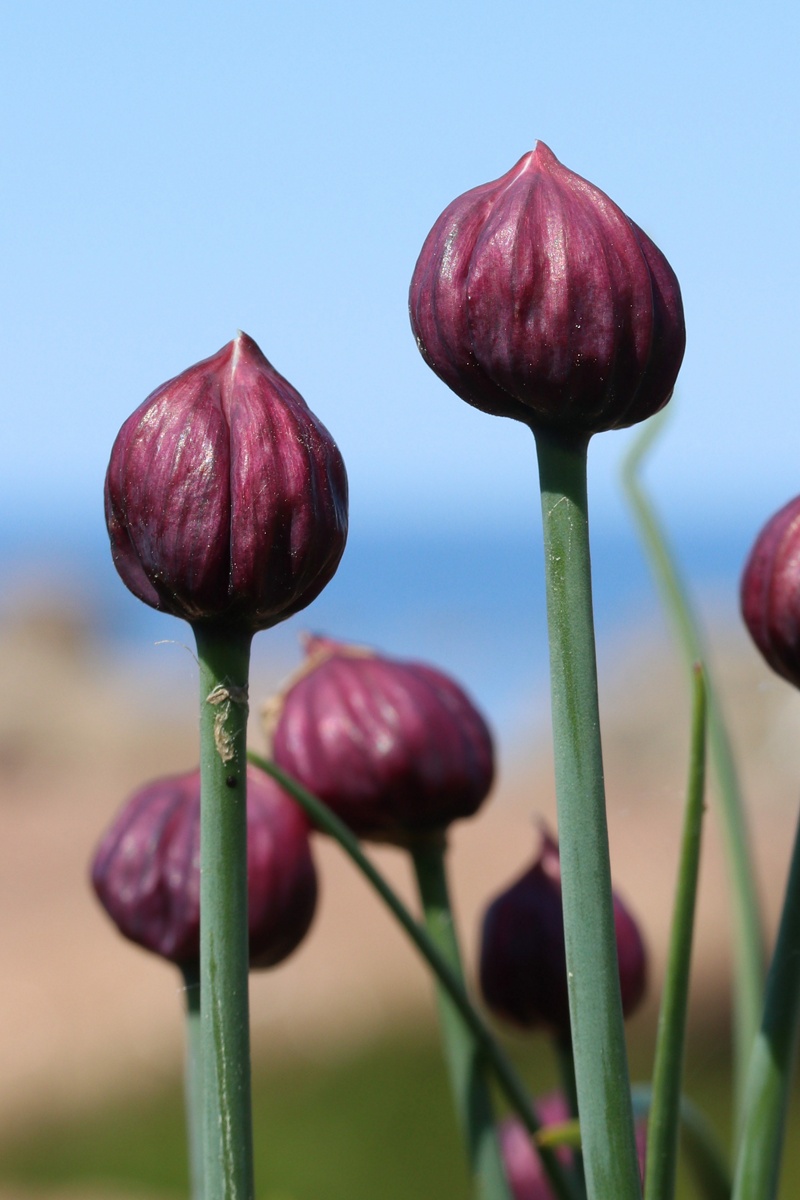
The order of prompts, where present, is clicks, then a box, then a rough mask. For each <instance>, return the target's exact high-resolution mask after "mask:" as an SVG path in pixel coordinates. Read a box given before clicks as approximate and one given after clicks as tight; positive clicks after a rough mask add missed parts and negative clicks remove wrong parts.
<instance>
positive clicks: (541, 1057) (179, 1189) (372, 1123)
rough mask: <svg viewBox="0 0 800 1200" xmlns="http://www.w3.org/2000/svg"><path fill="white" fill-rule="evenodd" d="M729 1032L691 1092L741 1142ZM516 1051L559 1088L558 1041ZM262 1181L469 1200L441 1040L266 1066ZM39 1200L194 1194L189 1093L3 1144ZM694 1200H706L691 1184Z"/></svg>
mask: <svg viewBox="0 0 800 1200" xmlns="http://www.w3.org/2000/svg"><path fill="white" fill-rule="evenodd" d="M725 1026H726V1022H725V1020H724V1019H721V1020H720V1021H719V1022H718V1023H717V1024H716V1026H715V1025H714V1024H713V1023H712V1024H711V1025H710V1026H709V1027H708V1028H706V1029H705V1030H703V1031H701V1032H696V1033H695V1035H694V1036H693V1038H692V1041H691V1044H690V1048H689V1064H690V1065H689V1071H688V1075H687V1091H688V1092H689V1094H690V1095H691V1096H692V1097H693V1099H694V1100H695V1101H697V1102H698V1103H699V1104H700V1105H701V1106H702V1107H703V1108H704V1110H705V1111H706V1112H707V1113H708V1115H709V1116H710V1117H711V1119H712V1120H713V1122H714V1124H715V1125H716V1127H717V1129H718V1130H719V1132H720V1133H721V1134H722V1135H723V1136H725V1135H726V1134H727V1129H728V1124H729V1120H730V1110H731V1094H730V1072H729V1066H728V1060H727V1050H726V1034H727V1029H726V1028H725ZM649 1043H650V1039H649V1037H642V1038H639V1039H637V1040H636V1042H635V1043H634V1044H633V1046H632V1050H631V1065H632V1071H633V1074H634V1076H635V1077H636V1078H638V1079H644V1078H646V1077H647V1075H648V1074H649V1057H650V1051H649ZM508 1048H509V1050H510V1051H511V1053H512V1054H513V1055H514V1057H515V1059H516V1060H517V1062H518V1063H519V1065H520V1068H521V1069H522V1070H523V1071H524V1073H525V1075H526V1078H527V1079H528V1081H529V1083H530V1086H531V1090H532V1091H535V1092H539V1091H544V1090H547V1089H548V1088H550V1087H552V1086H553V1084H554V1080H555V1076H554V1073H553V1069H554V1068H553V1061H552V1058H551V1055H550V1052H549V1048H548V1046H547V1044H546V1041H545V1040H543V1039H538V1038H537V1039H535V1040H533V1041H517V1042H513V1043H511V1044H510V1045H509V1047H508ZM253 1090H254V1128H255V1147H256V1178H257V1181H258V1195H259V1197H260V1200H377V1198H378V1197H380V1198H381V1200H401V1198H402V1200H408V1198H409V1197H410V1196H414V1197H415V1200H434V1197H435V1198H436V1200H468V1195H469V1189H468V1185H467V1180H466V1175H465V1171H464V1167H463V1161H462V1156H461V1150H460V1147H459V1144H458V1141H457V1137H456V1132H455V1127H454V1122H453V1119H452V1115H451V1110H450V1104H449V1096H448V1091H447V1083H446V1079H445V1074H444V1070H443V1066H442V1062H441V1058H440V1053H439V1048H438V1045H437V1042H436V1038H435V1035H434V1032H433V1030H432V1029H429V1028H423V1029H416V1030H414V1031H410V1030H398V1031H395V1032H392V1033H387V1034H385V1035H384V1036H383V1037H382V1038H380V1039H379V1040H377V1041H373V1042H371V1043H369V1044H366V1045H363V1046H361V1047H359V1048H358V1049H351V1050H349V1051H347V1052H344V1051H342V1052H341V1053H340V1054H339V1055H333V1054H331V1055H329V1056H326V1057H325V1058H322V1059H319V1060H312V1059H310V1058H309V1059H306V1060H303V1061H301V1062H292V1063H289V1062H286V1061H281V1062H279V1063H276V1064H274V1065H272V1066H270V1065H269V1064H268V1063H266V1062H260V1063H256V1065H255V1074H254V1087H253ZM799 1121H800V1103H798V1102H797V1100H796V1102H795V1105H794V1108H793V1111H792V1113H791V1114H790V1127H789V1128H790V1132H789V1136H788V1137H787V1162H786V1166H785V1169H784V1173H783V1181H782V1189H781V1197H782V1200H794V1198H795V1197H797V1196H798V1195H800V1139H799V1138H798V1137H797V1136H796V1134H795V1136H793V1135H792V1129H794V1130H795V1131H796V1130H797V1128H798V1122H799ZM14 1186H16V1187H22V1188H24V1189H25V1190H26V1194H27V1193H28V1192H29V1193H30V1194H31V1195H33V1196H37V1195H41V1196H42V1197H46V1196H47V1194H48V1192H51V1191H59V1192H63V1191H64V1190H66V1189H68V1190H69V1191H70V1192H74V1193H75V1195H76V1196H78V1194H79V1193H80V1194H81V1195H83V1196H96V1197H98V1200H99V1198H100V1197H103V1196H105V1195H107V1194H108V1193H110V1192H113V1193H114V1194H115V1195H124V1194H125V1193H126V1192H127V1193H130V1194H131V1195H135V1196H137V1197H141V1196H143V1195H145V1196H153V1197H161V1198H163V1200H167V1198H168V1197H174V1196H184V1197H185V1196H186V1195H187V1194H188V1184H187V1167H186V1156H185V1149H184V1125H183V1107H182V1098H181V1084H180V1080H179V1079H175V1081H174V1083H173V1084H171V1085H170V1086H169V1087H168V1088H167V1089H165V1090H162V1091H160V1092H158V1093H154V1094H151V1095H149V1096H141V1095H137V1096H134V1097H130V1098H122V1097H120V1099H118V1100H114V1101H106V1103H104V1104H103V1105H102V1106H101V1107H99V1108H98V1109H97V1110H96V1111H94V1112H89V1113H86V1112H84V1113H81V1114H80V1115H79V1116H75V1117H74V1118H71V1119H67V1118H62V1119H59V1120H58V1121H55V1120H53V1121H50V1122H49V1123H47V1124H42V1125H39V1126H38V1127H37V1128H36V1129H35V1130H30V1131H29V1132H28V1133H26V1134H25V1135H24V1136H18V1137H16V1138H15V1139H14V1140H11V1141H8V1140H7V1141H5V1142H2V1141H0V1189H1V1188H2V1187H6V1188H10V1187H14ZM680 1186H681V1192H680V1194H681V1197H682V1198H684V1200H689V1198H690V1197H693V1196H694V1195H695V1193H694V1191H693V1190H692V1188H691V1184H690V1181H688V1180H687V1178H686V1176H685V1174H684V1175H682V1177H681V1185H680Z"/></svg>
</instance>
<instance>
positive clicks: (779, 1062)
mask: <svg viewBox="0 0 800 1200" xmlns="http://www.w3.org/2000/svg"><path fill="white" fill-rule="evenodd" d="M799 1033H800V823H798V827H797V833H796V835H795V842H794V850H793V852H792V862H791V866H790V868H789V881H788V883H787V886H786V896H785V897H784V902H783V912H782V914H781V923H780V927H779V929H778V939H777V942H776V944H775V953H774V955H773V958H772V965H771V966H770V969H769V974H768V976H767V990H766V997H765V1001H764V1015H763V1017H762V1020H761V1028H760V1029H759V1031H758V1036H757V1038H756V1043H755V1046H754V1047H753V1055H752V1058H751V1060H750V1071H749V1073H748V1076H747V1089H746V1092H745V1108H744V1120H743V1122H742V1130H741V1137H740V1139H739V1156H738V1160H737V1163H736V1175H735V1180H734V1189H733V1200H774V1197H775V1196H776V1195H777V1191H778V1180H779V1174H780V1162H781V1154H782V1151H783V1141H784V1134H785V1129H786V1111H787V1108H788V1104H789V1093H790V1089H791V1083H792V1077H793V1075H794V1066H795V1060H796V1058H797V1043H798V1034H799Z"/></svg>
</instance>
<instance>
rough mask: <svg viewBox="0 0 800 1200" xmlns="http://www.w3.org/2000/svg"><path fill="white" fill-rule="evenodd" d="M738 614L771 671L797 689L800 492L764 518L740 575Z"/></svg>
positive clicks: (799, 673)
mask: <svg viewBox="0 0 800 1200" xmlns="http://www.w3.org/2000/svg"><path fill="white" fill-rule="evenodd" d="M741 600H742V616H743V617H744V622H745V624H746V626H747V628H748V629H749V631H750V636H751V637H752V639H753V641H754V642H755V644H756V645H757V646H758V648H759V650H760V651H761V653H762V654H763V655H764V658H765V659H766V660H767V662H768V663H769V665H770V666H771V667H772V669H773V670H774V671H777V673H778V674H779V675H782V676H783V678H784V679H788V680H789V682H790V683H793V684H794V686H795V687H800V496H797V497H796V498H795V499H794V500H790V501H789V503H788V504H787V505H785V506H784V507H783V508H782V509H781V510H780V511H779V512H777V513H775V515H774V516H773V517H771V518H770V520H769V521H767V523H766V525H765V526H764V528H763V529H762V530H761V533H760V534H759V535H758V537H757V538H756V542H755V545H754V546H753V549H752V550H751V552H750V557H749V559H748V560H747V565H746V566H745V569H744V574H743V576H742V590H741Z"/></svg>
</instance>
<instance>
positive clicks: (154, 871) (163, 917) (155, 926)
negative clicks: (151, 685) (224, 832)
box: [91, 767, 317, 967]
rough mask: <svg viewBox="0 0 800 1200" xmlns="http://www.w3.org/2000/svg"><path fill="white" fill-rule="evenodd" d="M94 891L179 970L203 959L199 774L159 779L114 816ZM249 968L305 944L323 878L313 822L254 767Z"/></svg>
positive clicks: (123, 928)
mask: <svg viewBox="0 0 800 1200" xmlns="http://www.w3.org/2000/svg"><path fill="white" fill-rule="evenodd" d="M91 874H92V884H93V886H94V889H95V892H96V893H97V895H98V898H99V899H100V903H101V904H102V905H103V907H104V908H105V910H106V912H107V913H108V915H109V916H110V917H111V919H112V921H113V922H114V923H115V925H116V926H117V928H118V929H119V931H120V933H122V934H124V935H125V937H127V938H130V940H131V941H133V942H136V943H138V945H140V946H144V947H145V948H146V949H148V950H152V951H153V952H154V953H155V954H159V955H160V956H161V957H162V958H166V959H169V960H170V961H171V962H175V963H178V964H184V963H192V962H195V961H196V960H197V959H198V958H199V955H200V772H199V771H190V772H189V773H188V774H185V775H175V776H171V777H169V778H165V779H158V780H156V781H155V782H154V783H151V784H148V785H147V786H146V787H143V788H141V789H140V790H139V791H137V792H136V793H135V795H133V796H132V797H131V799H130V800H129V801H128V802H127V804H125V806H124V807H123V808H122V810H121V811H120V812H119V814H118V815H117V817H116V819H115V820H114V822H113V824H112V825H111V827H110V828H109V829H108V831H107V833H106V834H105V836H104V837H103V839H102V841H101V843H100V845H99V846H98V848H97V851H96V852H95V855H94V859H93V860H92V868H91ZM247 885H248V911H249V936H250V965H251V966H252V967H271V966H274V965H275V964H276V963H279V962H281V961H282V960H283V959H284V958H286V957H287V955H289V954H291V952H292V951H293V950H294V949H295V948H296V947H297V946H298V945H299V944H300V942H301V941H302V939H303V937H304V936H305V934H306V933H307V932H308V928H309V926H310V925H311V920H312V918H313V916H314V910H315V907H316V902H317V876H316V871H315V869H314V862H313V859H312V857H311V848H310V845H309V837H308V822H307V820H306V818H305V815H304V814H303V812H302V811H301V809H299V808H298V807H297V805H296V804H295V803H294V801H293V800H291V799H290V797H289V796H287V795H286V793H285V792H284V791H282V789H281V788H280V787H279V786H278V785H277V784H276V783H275V782H274V780H272V779H271V778H270V777H269V776H267V775H265V774H264V773H263V772H262V771H257V770H256V769H255V768H254V767H248V769H247Z"/></svg>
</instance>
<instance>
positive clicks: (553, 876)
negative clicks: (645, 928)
mask: <svg viewBox="0 0 800 1200" xmlns="http://www.w3.org/2000/svg"><path fill="white" fill-rule="evenodd" d="M614 925H615V929H616V935H617V957H618V962H619V980H620V988H621V991H622V1011H623V1013H624V1014H625V1016H630V1014H631V1013H632V1012H633V1011H634V1010H635V1009H636V1008H637V1007H638V1005H639V1002H640V1001H641V999H642V997H643V996H644V991H645V986H646V982H647V955H646V951H645V947H644V942H643V941H642V936H641V934H640V932H639V928H638V926H637V924H636V922H635V921H634V919H633V917H632V916H631V915H630V913H629V912H628V910H627V909H626V908H625V906H624V905H623V903H622V901H621V900H620V899H619V898H618V897H617V896H616V895H615V896H614ZM480 984H481V991H482V992H483V997H484V1000H485V1001H486V1003H487V1005H488V1006H489V1008H490V1009H491V1010H492V1011H493V1012H494V1013H495V1014H496V1015H497V1016H499V1017H503V1018H505V1019H506V1020H508V1021H510V1022H512V1023H513V1024H515V1025H518V1026H521V1027H522V1028H524V1029H535V1028H538V1027H539V1026H545V1027H548V1028H550V1029H552V1030H553V1031H554V1032H555V1033H557V1034H559V1035H562V1036H567V1035H568V1034H569V1028H570V1022H569V1000H568V996H567V962H566V952H565V948H564V918H563V910H562V904H561V865H560V862H559V857H558V845H557V844H556V842H555V841H554V840H553V839H552V838H551V837H550V836H549V834H548V833H547V832H546V831H545V830H544V829H543V830H542V835H541V848H540V850H539V855H538V858H537V859H536V861H535V862H534V864H533V866H532V867H530V868H529V870H527V871H526V872H525V874H524V875H522V876H521V877H520V878H519V879H518V880H517V882H516V883H514V884H512V886H511V887H510V888H509V889H508V890H507V891H505V892H503V893H502V894H501V895H500V896H498V897H497V899H496V900H494V901H492V903H491V904H490V905H489V907H488V908H487V910H486V913H485V916H484V918H483V931H482V937H481V949H480Z"/></svg>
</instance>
